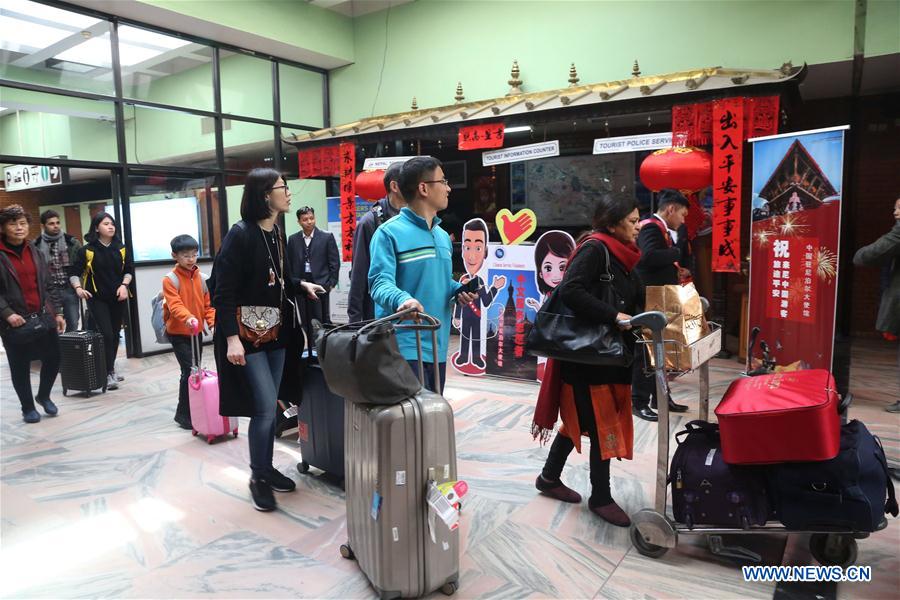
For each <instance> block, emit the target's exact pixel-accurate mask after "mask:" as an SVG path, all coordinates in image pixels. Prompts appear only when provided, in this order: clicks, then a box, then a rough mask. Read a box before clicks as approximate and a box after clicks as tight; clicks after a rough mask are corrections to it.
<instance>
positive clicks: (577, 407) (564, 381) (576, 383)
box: [532, 196, 644, 527]
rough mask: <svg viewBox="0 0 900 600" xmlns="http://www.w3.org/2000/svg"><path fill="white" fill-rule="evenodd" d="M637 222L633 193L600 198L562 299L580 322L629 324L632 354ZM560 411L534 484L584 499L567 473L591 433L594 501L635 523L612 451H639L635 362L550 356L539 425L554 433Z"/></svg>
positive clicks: (605, 514)
mask: <svg viewBox="0 0 900 600" xmlns="http://www.w3.org/2000/svg"><path fill="white" fill-rule="evenodd" d="M638 221H639V215H638V210H637V205H636V204H635V202H634V200H633V199H627V200H626V199H622V198H614V197H611V196H609V197H605V198H603V199H601V200H600V202H599V203H598V205H597V209H596V211H595V213H594V222H593V231H592V233H591V234H590V235H588V236H585V239H584V240H582V242H581V244H580V245H579V246H578V248H577V249H576V251H575V253H574V256H573V257H572V259H571V260H570V261H569V265H568V268H567V269H566V274H565V276H564V277H563V280H562V283H560V286H559V288H558V293H560V294H561V297H562V301H563V302H564V303H565V304H566V306H567V307H568V308H569V309H570V310H572V312H573V313H575V315H576V316H577V317H578V319H579V321H582V322H585V323H595V324H597V325H601V324H602V325H607V326H611V327H618V328H619V329H620V330H622V331H623V334H622V339H623V342H624V343H625V345H626V346H627V347H628V348H629V350H630V351H631V354H632V355H633V353H634V347H635V337H634V335H632V334H631V333H629V332H628V331H627V330H628V329H630V326H627V325H624V324H620V323H622V322H623V321H627V320H629V319H631V316H632V315H634V314H636V313H637V312H640V311H641V310H642V309H643V304H644V286H643V284H642V283H641V280H640V277H639V276H638V274H637V272H636V271H635V270H634V266H635V265H636V264H637V262H638V260H639V259H640V250H638V248H637V245H636V244H635V241H636V240H637V234H638V231H639V227H638ZM610 287H611V288H612V291H613V294H612V295H610V294H609V293H608V292H609V290H608V288H610ZM611 302H612V303H611ZM559 417H561V419H562V422H563V425H562V427H560V430H559V432H558V433H557V435H556V439H554V440H553V445H552V446H551V447H550V453H549V455H548V457H547V462H546V463H545V464H544V468H543V470H542V472H541V474H540V475H539V476H538V478H537V480H536V482H535V486H536V487H537V489H538V490H539V491H541V492H542V493H543V494H545V495H547V496H550V497H552V498H555V499H557V500H561V501H563V502H575V503H577V502H581V495H580V494H578V492H576V491H575V490H573V489H571V488H569V487H567V486H566V485H565V484H563V482H562V480H561V479H560V476H561V475H562V470H563V467H564V466H565V464H566V459H567V458H568V456H569V454H570V453H571V452H572V450H573V449H574V448H577V449H578V451H579V452H580V451H581V437H582V435H586V436H588V437H589V438H590V440H591V448H590V468H591V497H590V499H589V500H588V508H589V509H590V510H591V512H593V513H594V514H596V515H597V516H599V517H600V518H602V519H603V520H605V521H607V522H609V523H612V524H613V525H616V526H619V527H627V526H629V525H630V524H631V520H630V519H629V518H628V515H627V514H626V513H625V511H624V510H622V508H621V507H619V505H618V504H616V502H615V500H613V497H612V494H611V492H610V479H609V467H610V459H611V458H625V459H631V457H632V450H633V429H632V417H631V365H630V364H623V365H621V366H596V365H586V364H580V363H574V362H568V361H563V360H559V361H556V360H552V359H551V360H550V361H548V366H547V369H546V371H545V376H544V380H543V381H542V382H541V391H540V395H539V397H538V405H537V408H536V410H535V418H534V424H533V425H532V432H533V433H534V434H535V436H536V437H538V436H539V437H541V439H542V440H544V439H548V438H549V435H550V434H551V433H552V431H553V427H554V425H555V423H556V421H557V418H559Z"/></svg>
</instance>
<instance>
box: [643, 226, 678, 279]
mask: <svg viewBox="0 0 900 600" xmlns="http://www.w3.org/2000/svg"><path fill="white" fill-rule="evenodd" d="M650 218H651V219H653V220H654V221H658V219H657V218H656V217H655V216H651V217H650ZM660 223H661V224H662V226H663V227H665V223H662V222H660ZM637 245H638V248H640V249H641V260H640V262H638V264H637V267H635V268H636V270H637V272H638V273H640V276H641V280H642V281H643V283H644V285H676V284H677V283H678V268H677V267H676V266H675V263H676V262H678V261H680V260H681V248H679V247H677V246H672V245H670V244H669V241H668V239H667V236H666V235H665V234H663V231H662V228H661V227H658V226H657V225H656V224H650V223H648V224H646V225H644V226H643V227H641V232H640V233H639V234H638V240H637Z"/></svg>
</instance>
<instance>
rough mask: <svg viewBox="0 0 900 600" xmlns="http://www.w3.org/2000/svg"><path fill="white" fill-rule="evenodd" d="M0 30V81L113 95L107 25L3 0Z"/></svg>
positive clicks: (36, 5) (74, 14)
mask: <svg viewBox="0 0 900 600" xmlns="http://www.w3.org/2000/svg"><path fill="white" fill-rule="evenodd" d="M0 31H2V32H3V33H2V35H0V77H2V78H4V79H9V80H12V81H20V82H23V83H33V84H38V85H46V86H52V87H61V88H66V89H71V90H77V91H82V92H93V93H96V94H108V95H112V94H114V89H113V78H112V51H111V48H110V41H109V31H110V23H109V21H106V20H103V19H98V18H96V17H91V16H87V15H83V14H81V13H77V12H72V11H69V10H63V9H61V8H55V7H52V6H47V5H46V4H39V3H37V2H30V1H29V0H3V2H2V4H0Z"/></svg>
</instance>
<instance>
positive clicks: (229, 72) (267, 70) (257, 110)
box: [219, 50, 272, 119]
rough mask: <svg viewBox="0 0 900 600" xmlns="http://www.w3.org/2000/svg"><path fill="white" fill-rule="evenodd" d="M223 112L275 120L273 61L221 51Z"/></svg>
mask: <svg viewBox="0 0 900 600" xmlns="http://www.w3.org/2000/svg"><path fill="white" fill-rule="evenodd" d="M219 57H220V73H221V82H222V112H223V113H227V114H232V115H243V116H245V117H255V118H257V119H271V118H272V63H271V61H268V60H265V59H261V58H255V57H253V56H247V55H245V54H235V53H234V52H228V51H226V50H222V51H221V52H220V53H219Z"/></svg>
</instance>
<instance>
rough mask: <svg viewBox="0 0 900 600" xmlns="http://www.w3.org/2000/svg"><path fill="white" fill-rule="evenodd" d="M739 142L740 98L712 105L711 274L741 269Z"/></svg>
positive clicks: (741, 125)
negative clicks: (712, 272)
mask: <svg viewBox="0 0 900 600" xmlns="http://www.w3.org/2000/svg"><path fill="white" fill-rule="evenodd" d="M743 140H744V99H743V98H729V99H727V100H717V101H715V102H713V107H712V144H713V230H712V246H713V248H712V249H713V257H712V268H713V271H718V272H728V273H739V272H740V270H741V194H742V192H743V187H742V185H741V175H742V168H741V163H742V161H743V157H744V152H743V147H744V141H743Z"/></svg>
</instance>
